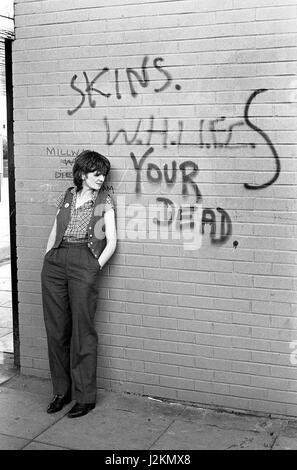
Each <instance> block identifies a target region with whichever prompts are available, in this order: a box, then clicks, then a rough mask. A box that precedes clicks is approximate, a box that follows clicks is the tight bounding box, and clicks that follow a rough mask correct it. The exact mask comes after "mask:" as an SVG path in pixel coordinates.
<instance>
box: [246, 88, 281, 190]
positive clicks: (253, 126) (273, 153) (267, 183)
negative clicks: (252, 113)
mask: <svg viewBox="0 0 297 470" xmlns="http://www.w3.org/2000/svg"><path fill="white" fill-rule="evenodd" d="M265 91H268V90H266V89H265V88H263V89H259V90H255V91H254V92H253V93H252V94H251V96H250V97H249V99H248V100H247V103H246V105H245V108H244V119H245V122H246V124H247V125H248V126H249V127H250V128H251V129H253V130H254V131H256V132H257V133H258V134H259V135H260V136H261V137H263V139H264V141H265V142H266V144H267V145H268V147H269V148H270V150H271V153H272V155H273V158H274V160H275V166H276V168H275V173H274V175H273V177H272V178H271V179H270V180H269V181H267V182H266V183H263V184H260V185H257V186H254V185H251V184H248V183H245V184H244V187H245V188H247V189H263V188H267V186H270V185H271V184H273V183H275V181H276V180H277V178H278V177H279V175H280V169H281V165H280V159H279V156H278V153H277V151H276V149H275V147H274V145H273V144H272V142H271V140H270V138H269V137H268V135H267V134H266V133H265V132H264V131H263V130H262V129H260V128H259V127H258V126H256V125H255V124H253V123H252V122H251V120H250V117H249V110H250V106H251V104H252V102H253V100H254V98H256V96H257V95H259V94H260V93H264V92H265Z"/></svg>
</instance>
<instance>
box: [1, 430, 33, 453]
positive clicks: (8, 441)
mask: <svg viewBox="0 0 297 470" xmlns="http://www.w3.org/2000/svg"><path fill="white" fill-rule="evenodd" d="M28 442H29V441H28V440H27V439H21V438H19V437H15V436H7V435H5V434H0V450H19V449H22V448H23V447H24V446H25V445H26V444H27V443H28Z"/></svg>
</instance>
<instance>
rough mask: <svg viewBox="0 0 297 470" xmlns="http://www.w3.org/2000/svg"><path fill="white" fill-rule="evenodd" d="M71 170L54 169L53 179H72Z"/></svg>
mask: <svg viewBox="0 0 297 470" xmlns="http://www.w3.org/2000/svg"><path fill="white" fill-rule="evenodd" d="M72 177H73V175H72V171H67V170H59V171H55V179H72Z"/></svg>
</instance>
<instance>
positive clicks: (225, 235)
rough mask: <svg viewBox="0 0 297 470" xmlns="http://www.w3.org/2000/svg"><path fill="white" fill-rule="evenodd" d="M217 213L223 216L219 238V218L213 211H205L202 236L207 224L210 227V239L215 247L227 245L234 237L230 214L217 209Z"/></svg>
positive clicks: (203, 213) (219, 208)
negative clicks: (231, 237) (232, 236)
mask: <svg viewBox="0 0 297 470" xmlns="http://www.w3.org/2000/svg"><path fill="white" fill-rule="evenodd" d="M217 211H218V212H219V214H220V215H221V221H220V228H219V232H220V234H219V236H218V234H217V227H218V225H217V216H216V213H215V211H214V210H213V209H203V212H202V234H204V230H205V224H209V225H210V234H209V235H210V239H211V243H212V244H214V245H220V244H223V243H226V241H227V240H228V239H229V238H230V236H231V235H232V222H231V218H230V216H229V214H228V213H227V212H226V211H225V210H224V209H222V208H221V207H217Z"/></svg>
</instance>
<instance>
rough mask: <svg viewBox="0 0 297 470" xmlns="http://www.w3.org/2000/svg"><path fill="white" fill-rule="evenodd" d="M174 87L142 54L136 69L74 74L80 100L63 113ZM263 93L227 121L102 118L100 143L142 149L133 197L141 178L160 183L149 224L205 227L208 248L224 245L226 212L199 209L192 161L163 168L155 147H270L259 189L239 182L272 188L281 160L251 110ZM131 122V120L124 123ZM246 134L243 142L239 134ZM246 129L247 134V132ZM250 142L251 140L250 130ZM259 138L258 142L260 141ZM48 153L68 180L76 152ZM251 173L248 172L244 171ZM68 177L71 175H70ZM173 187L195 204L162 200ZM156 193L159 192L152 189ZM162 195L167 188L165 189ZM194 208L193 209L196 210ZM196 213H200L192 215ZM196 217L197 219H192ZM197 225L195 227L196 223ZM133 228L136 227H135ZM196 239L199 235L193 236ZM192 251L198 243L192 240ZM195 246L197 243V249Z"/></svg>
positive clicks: (158, 61) (156, 61) (160, 66)
mask: <svg viewBox="0 0 297 470" xmlns="http://www.w3.org/2000/svg"><path fill="white" fill-rule="evenodd" d="M174 86H175V90H176V91H180V90H181V86H180V85H179V84H174V82H173V78H172V76H171V74H170V73H169V71H168V67H166V66H165V65H164V59H163V58H162V57H156V58H153V59H152V60H150V58H149V56H147V55H146V56H144V57H143V58H142V62H141V64H140V67H139V68H132V67H126V68H124V69H120V68H115V69H112V70H111V69H109V68H108V67H103V68H102V69H100V70H98V71H97V72H96V73H95V74H94V75H92V76H91V75H90V73H88V72H86V71H83V72H82V75H81V77H80V79H79V76H78V75H77V74H75V75H73V76H72V78H71V81H70V87H71V89H72V90H73V91H74V92H75V93H76V94H77V97H78V98H79V100H80V101H79V102H78V103H77V105H76V107H74V108H73V109H68V111H67V113H68V115H69V116H72V115H73V114H75V113H76V112H78V111H79V110H80V109H81V108H82V106H83V105H84V104H86V106H88V107H90V108H95V107H96V106H97V100H98V98H101V99H103V100H108V99H111V98H115V99H116V100H121V99H122V97H123V95H124V94H125V96H126V97H127V94H128V95H129V96H130V97H131V98H132V99H135V98H137V96H139V93H141V92H144V91H147V92H148V93H162V92H164V91H165V90H168V89H169V88H170V87H171V89H172V87H174ZM265 91H267V90H266V89H257V90H255V91H253V92H252V93H251V94H250V96H249V97H248V98H247V100H246V103H245V104H244V106H243V112H242V116H241V117H239V118H232V117H229V118H228V117H226V116H217V117H215V118H212V119H210V118H203V117H201V118H198V119H196V121H193V120H181V119H169V118H167V117H164V118H162V119H160V118H159V117H158V118H157V117H156V116H154V115H153V114H151V115H150V116H149V117H148V118H138V119H135V121H134V122H135V124H134V125H133V126H132V128H129V129H127V128H126V127H125V126H123V125H121V126H117V125H115V124H114V121H112V120H110V119H109V118H108V116H103V118H102V125H103V128H104V129H105V136H106V139H105V143H106V145H107V146H108V147H111V146H114V145H116V144H119V143H122V142H124V144H125V145H126V146H128V147H131V146H144V147H147V148H145V150H144V151H143V152H142V155H141V156H140V157H136V152H135V150H134V151H129V155H130V158H131V160H132V164H133V168H134V170H135V193H136V196H139V195H140V194H142V193H143V184H144V178H145V181H146V183H148V184H150V185H152V186H155V187H156V188H158V187H159V186H160V188H161V185H162V186H163V189H162V196H161V195H159V196H158V197H157V198H156V202H157V205H158V207H159V209H160V208H162V210H163V213H162V217H160V214H159V216H158V217H157V216H154V217H153V218H152V222H153V224H155V226H157V227H159V228H162V227H164V228H166V227H167V228H168V227H173V226H175V227H177V228H179V230H183V229H184V228H185V227H186V228H188V229H191V230H193V231H194V232H195V233H196V234H197V233H198V232H199V234H200V235H199V236H200V238H201V236H202V235H204V234H205V231H206V228H207V227H209V237H210V242H211V244H213V245H221V244H224V243H226V242H227V241H228V240H229V239H230V237H231V235H232V221H231V217H230V215H229V214H228V212H227V211H226V210H224V209H222V208H221V207H217V208H216V209H212V208H202V194H201V191H200V189H199V186H198V183H197V178H198V177H199V166H198V163H197V162H196V161H193V160H189V159H188V160H187V159H185V160H184V161H182V162H181V163H177V161H176V160H171V162H169V163H168V162H167V163H165V164H160V162H156V161H152V160H151V157H153V153H154V146H157V145H158V146H160V147H162V148H163V149H167V148H168V147H170V146H179V147H182V146H183V147H186V146H189V147H191V146H192V147H194V148H195V147H196V148H198V149H203V150H208V149H211V150H213V149H223V150H224V149H225V150H233V149H239V148H242V149H244V148H246V149H249V150H255V149H256V147H257V146H258V145H261V144H263V141H264V145H266V146H267V147H268V148H269V155H270V154H271V157H272V158H273V162H274V165H275V171H274V174H273V176H272V177H271V178H270V179H269V180H268V181H266V182H264V183H262V184H258V185H254V184H250V183H247V182H245V183H243V185H244V187H245V189H247V190H259V189H264V188H267V187H269V186H270V185H272V184H274V183H275V181H276V180H277V179H278V177H279V175H280V170H281V165H280V158H279V155H278V153H277V150H276V148H275V147H274V145H273V143H272V141H271V139H270V137H269V136H268V135H267V133H266V132H265V131H264V130H262V129H261V128H260V127H259V126H257V125H256V124H255V123H254V122H253V119H252V113H251V107H252V105H253V103H254V100H255V99H256V98H257V97H258V95H260V94H261V93H264V92H265ZM129 122H130V123H131V120H130V121H129ZM102 125H100V123H99V124H98V126H99V128H100V129H98V130H100V131H101V130H102ZM242 131H244V132H245V135H247V136H249V137H248V138H247V139H244V140H246V141H243V138H242V136H243V135H244V132H242ZM247 131H248V132H247ZM250 131H252V132H253V134H252V138H251V137H250V135H251V132H250ZM259 137H260V142H259ZM47 152H48V155H54V156H58V157H60V164H61V166H64V167H66V168H65V169H63V170H59V171H56V173H55V175H56V176H55V177H56V178H67V177H69V175H71V173H70V172H69V171H68V167H70V166H72V165H73V160H74V157H75V156H76V155H77V154H78V153H79V152H75V151H73V150H71V151H68V150H66V152H63V151H62V150H61V149H58V148H47ZM249 174H250V173H249ZM71 176H72V175H71ZM176 184H180V185H181V190H180V191H178V192H179V194H180V195H181V196H182V197H183V201H184V202H185V201H189V199H190V198H192V199H193V197H194V198H195V202H194V203H193V202H192V203H188V204H182V205H179V204H176V203H175V202H174V201H172V200H171V199H170V198H169V197H168V194H167V195H166V196H164V195H163V194H164V185H165V187H166V188H167V189H168V191H171V190H172V189H173V188H174V187H175V185H176ZM157 191H158V189H157ZM165 191H166V190H165ZM197 208H198V211H197ZM198 212H199V215H197V213H198ZM197 217H198V218H197ZM198 219H199V224H198V225H199V229H198V230H197V220H198ZM194 221H196V228H195V223H194ZM136 225H137V224H136ZM198 238H199V237H198ZM196 242H197V243H196V247H197V246H198V245H199V243H200V241H199V240H198V241H197V240H196ZM199 246H200V245H199ZM237 247H238V241H237V240H235V241H233V248H234V249H236V248H237Z"/></svg>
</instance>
